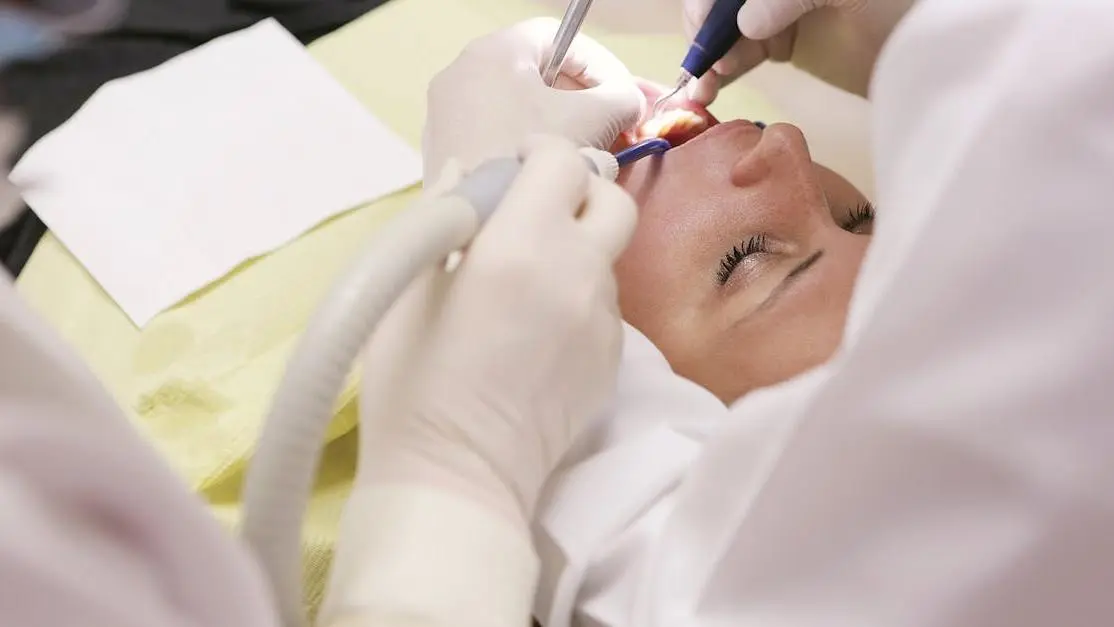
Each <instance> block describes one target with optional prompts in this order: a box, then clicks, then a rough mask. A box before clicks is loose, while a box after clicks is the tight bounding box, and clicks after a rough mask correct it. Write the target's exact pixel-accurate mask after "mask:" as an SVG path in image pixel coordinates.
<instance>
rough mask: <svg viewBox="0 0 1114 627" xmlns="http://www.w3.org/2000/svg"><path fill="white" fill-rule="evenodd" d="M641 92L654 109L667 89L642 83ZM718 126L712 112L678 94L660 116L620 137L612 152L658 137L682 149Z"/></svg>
mask: <svg viewBox="0 0 1114 627" xmlns="http://www.w3.org/2000/svg"><path fill="white" fill-rule="evenodd" d="M639 88H641V89H642V93H643V94H644V95H645V96H646V101H647V102H649V103H650V104H651V105H652V104H653V103H654V102H655V101H656V100H657V99H658V97H660V96H661V95H662V94H664V93H666V89H665V88H664V87H662V86H660V85H656V84H654V83H650V82H647V81H640V82H639ZM716 124H719V120H717V119H716V117H715V116H714V115H712V114H711V112H710V111H708V110H707V109H705V108H704V107H702V106H700V105H698V104H696V103H695V102H692V101H691V100H689V99H688V98H686V97H685V96H684V95H683V94H678V95H676V96H674V97H673V98H671V99H670V100H669V101H668V102H667V103H666V106H665V111H663V112H662V113H661V114H659V115H657V116H654V117H652V118H650V119H648V120H643V121H642V122H641V123H640V124H639V125H638V126H637V127H635V128H633V129H631V130H629V131H626V132H624V133H623V134H621V135H620V136H619V139H618V140H616V142H615V145H614V146H613V147H612V152H616V151H619V150H623V149H625V148H628V147H630V146H632V145H634V144H636V143H638V142H640V141H643V140H646V139H652V138H655V137H661V138H663V139H665V140H666V141H668V142H669V144H670V145H671V146H674V147H676V146H680V145H681V144H684V143H685V142H687V141H689V140H691V139H692V138H694V137H696V136H697V135H699V134H701V133H703V132H704V131H706V130H708V129H709V128H711V127H713V126H715V125H716Z"/></svg>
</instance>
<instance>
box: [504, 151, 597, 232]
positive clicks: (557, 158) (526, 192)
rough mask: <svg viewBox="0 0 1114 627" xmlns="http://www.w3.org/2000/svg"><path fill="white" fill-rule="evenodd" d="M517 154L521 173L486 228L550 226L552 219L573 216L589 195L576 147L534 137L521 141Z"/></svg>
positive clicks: (582, 161) (584, 172)
mask: <svg viewBox="0 0 1114 627" xmlns="http://www.w3.org/2000/svg"><path fill="white" fill-rule="evenodd" d="M519 155H520V157H521V158H522V160H523V163H522V170H521V171H520V172H519V174H518V177H517V178H515V180H514V182H513V183H511V186H510V188H509V189H508V190H507V193H506V194H505V195H504V196H503V202H502V203H500V205H499V208H498V209H497V210H496V211H495V215H493V216H492V217H491V222H490V224H489V226H491V225H494V223H495V222H496V221H499V222H500V223H509V222H514V223H515V228H516V229H521V228H522V225H523V224H524V223H528V224H532V225H534V226H537V225H539V224H544V225H549V224H552V223H553V221H554V218H558V217H562V216H567V217H568V218H571V217H573V216H575V215H576V214H577V213H578V212H579V211H580V208H581V206H582V205H583V204H584V199H585V197H586V195H587V193H588V177H589V173H588V168H587V166H586V165H585V163H584V158H583V157H581V156H580V153H579V152H577V148H576V146H575V145H574V144H573V143H572V142H569V141H568V140H566V139H562V138H560V137H554V136H549V135H536V136H532V137H530V138H528V139H527V140H526V141H525V142H523V145H522V149H521V150H520V151H519ZM543 228H545V227H543ZM519 232H523V231H519Z"/></svg>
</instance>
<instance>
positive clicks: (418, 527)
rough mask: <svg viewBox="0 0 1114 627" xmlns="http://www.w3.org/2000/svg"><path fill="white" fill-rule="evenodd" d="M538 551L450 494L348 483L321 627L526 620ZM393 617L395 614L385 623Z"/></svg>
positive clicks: (508, 624)
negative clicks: (349, 491) (350, 488)
mask: <svg viewBox="0 0 1114 627" xmlns="http://www.w3.org/2000/svg"><path fill="white" fill-rule="evenodd" d="M538 569H539V565H538V559H537V556H536V555H535V553H534V550H533V547H532V545H531V542H530V537H529V536H528V535H527V533H526V530H524V529H520V528H516V527H515V526H514V525H512V524H511V523H510V522H509V521H507V520H506V519H505V518H503V517H502V516H500V515H498V514H496V513H494V512H490V511H488V510H487V509H485V508H484V507H483V506H481V505H479V504H476V503H475V502H473V501H471V500H468V499H465V498H462V497H459V496H456V495H454V494H451V493H448V492H444V491H439V490H434V489H430V488H425V487H420V486H408V485H393V486H369V487H364V488H357V489H355V490H354V491H353V493H352V496H351V498H350V500H349V502H348V505H347V507H346V509H345V513H344V518H343V521H342V523H341V532H340V539H339V541H338V543H337V552H336V557H335V558H334V562H333V572H332V575H331V581H330V586H329V593H328V596H327V597H326V600H325V607H324V609H323V611H322V616H321V619H322V620H321V621H319V624H320V625H324V626H328V625H330V624H332V623H333V622H334V621H335V620H336V619H340V618H344V619H345V624H348V622H349V621H351V620H352V619H356V622H357V623H363V622H365V621H362V620H360V619H359V617H366V618H367V619H368V621H367V622H371V623H375V624H378V625H392V624H395V622H398V621H402V622H398V624H406V625H429V626H433V625H453V626H454V627H471V626H472V625H476V626H479V625H483V626H484V627H504V626H505V627H523V626H524V625H529V620H530V611H531V607H532V605H533V600H534V592H535V588H536V585H537V578H538ZM392 621H394V622H392Z"/></svg>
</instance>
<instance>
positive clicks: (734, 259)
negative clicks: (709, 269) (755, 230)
mask: <svg viewBox="0 0 1114 627" xmlns="http://www.w3.org/2000/svg"><path fill="white" fill-rule="evenodd" d="M767 243H768V239H767V237H766V236H765V235H755V236H753V237H751V238H750V239H748V240H746V241H745V242H743V243H742V244H740V245H739V246H736V247H734V248H732V249H731V250H729V251H727V254H726V255H724V256H723V259H721V260H720V262H719V270H718V271H717V272H716V279H717V280H718V281H719V284H720V285H724V284H725V283H727V279H730V278H731V273H732V272H734V271H735V268H737V267H739V264H740V263H742V262H743V260H744V259H746V258H747V257H750V256H751V255H757V254H759V253H765V252H769V250H770V249H769V247H768V246H767Z"/></svg>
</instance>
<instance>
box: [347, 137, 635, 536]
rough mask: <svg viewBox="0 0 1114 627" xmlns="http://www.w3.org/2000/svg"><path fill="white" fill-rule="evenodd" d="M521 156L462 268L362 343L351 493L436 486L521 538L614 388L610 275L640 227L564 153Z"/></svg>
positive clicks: (622, 202) (419, 288) (444, 184)
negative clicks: (568, 453) (496, 517)
mask: <svg viewBox="0 0 1114 627" xmlns="http://www.w3.org/2000/svg"><path fill="white" fill-rule="evenodd" d="M524 154H525V162H524V165H523V169H522V172H521V174H520V175H519V177H518V178H517V179H516V180H515V182H514V184H513V185H512V187H511V189H510V190H509V191H508V192H507V194H506V196H505V198H504V200H503V202H502V203H501V205H500V206H499V208H498V210H497V211H496V212H495V214H494V215H493V216H492V217H491V219H490V220H489V222H488V224H487V225H486V226H485V227H484V229H483V230H482V231H481V232H480V234H479V235H478V236H477V238H476V239H475V241H474V242H473V243H472V245H471V246H470V247H469V250H468V251H467V252H466V253H465V255H464V258H463V261H462V262H461V264H460V266H459V268H457V269H456V270H455V271H453V272H447V271H445V270H443V269H441V268H437V269H436V270H433V271H431V272H430V273H428V274H427V275H426V276H424V277H423V278H421V279H419V280H418V281H417V282H416V284H415V285H412V286H411V287H410V288H409V290H408V291H407V293H406V294H405V296H404V297H403V298H402V299H401V300H400V301H399V302H398V303H396V305H395V307H394V308H392V310H391V311H390V312H389V314H388V316H387V317H386V319H385V320H384V321H383V323H382V324H381V325H380V327H379V328H378V329H377V330H376V333H375V335H374V337H373V338H372V342H371V345H370V346H369V349H368V352H367V354H366V355H365V358H364V360H363V366H364V373H363V374H364V379H363V383H362V384H361V401H360V403H361V427H360V439H361V443H360V447H361V448H360V470H359V474H358V478H357V484H358V485H357V489H359V486H374V485H384V484H387V485H399V484H411V485H414V484H416V485H422V486H427V487H432V488H435V489H441V490H444V491H447V492H451V493H454V494H459V495H463V496H465V497H468V498H471V499H472V500H473V501H475V502H477V503H480V504H482V505H484V506H487V507H488V508H489V509H493V510H496V511H498V512H499V513H500V514H502V515H504V516H506V517H507V518H508V520H510V521H511V522H512V524H514V525H515V526H521V527H520V528H521V529H523V531H524V533H525V529H526V527H525V525H527V524H528V523H529V520H530V519H531V517H532V515H533V508H534V506H535V501H536V500H537V496H538V491H539V490H540V488H541V486H542V483H543V481H544V480H545V478H546V476H547V475H548V473H549V472H550V471H551V470H552V469H553V467H554V465H555V464H556V463H557V461H558V460H559V458H560V457H561V456H562V455H563V454H564V452H565V450H566V448H567V447H568V446H569V445H570V444H571V442H572V438H573V437H574V436H575V435H576V434H577V432H578V431H579V429H580V426H581V424H582V423H583V421H584V420H586V419H587V418H588V417H590V416H591V415H593V414H594V413H596V412H598V411H599V410H601V409H602V405H603V404H604V403H605V402H606V401H607V400H608V399H609V398H610V395H611V393H612V392H613V388H614V382H615V377H616V376H617V368H618V358H619V351H620V348H621V346H620V345H621V338H622V333H621V323H620V318H619V313H618V305H617V295H616V287H615V279H614V276H613V274H612V270H611V265H612V263H613V261H614V259H615V257H616V256H617V255H618V254H619V253H620V251H621V250H622V249H623V248H624V247H625V245H626V243H627V241H628V240H629V238H630V235H631V233H632V231H633V229H634V225H635V220H636V215H635V208H634V203H633V201H632V200H631V199H630V197H629V196H628V195H627V194H626V193H625V192H624V191H622V189H620V188H619V187H618V186H616V185H614V184H613V183H609V182H606V181H604V180H603V179H601V178H599V177H596V176H592V175H590V174H589V173H588V170H587V168H586V167H585V165H584V162H583V160H582V158H581V156H580V155H579V154H578V153H577V151H576V150H575V149H574V147H573V146H572V145H571V144H569V143H568V142H567V141H565V140H559V139H557V138H545V139H539V140H536V141H535V142H534V143H533V144H532V145H531V146H530V148H529V149H528V150H527V151H526V152H525V153H524ZM451 167H452V164H450V169H451ZM454 178H455V177H453V176H452V175H450V176H449V180H446V179H444V178H443V179H442V180H441V181H439V182H438V184H437V186H436V187H438V188H441V189H445V188H449V187H451V186H452V185H453V184H454V183H455V180H453V179H454ZM433 193H434V194H435V193H436V192H433Z"/></svg>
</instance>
